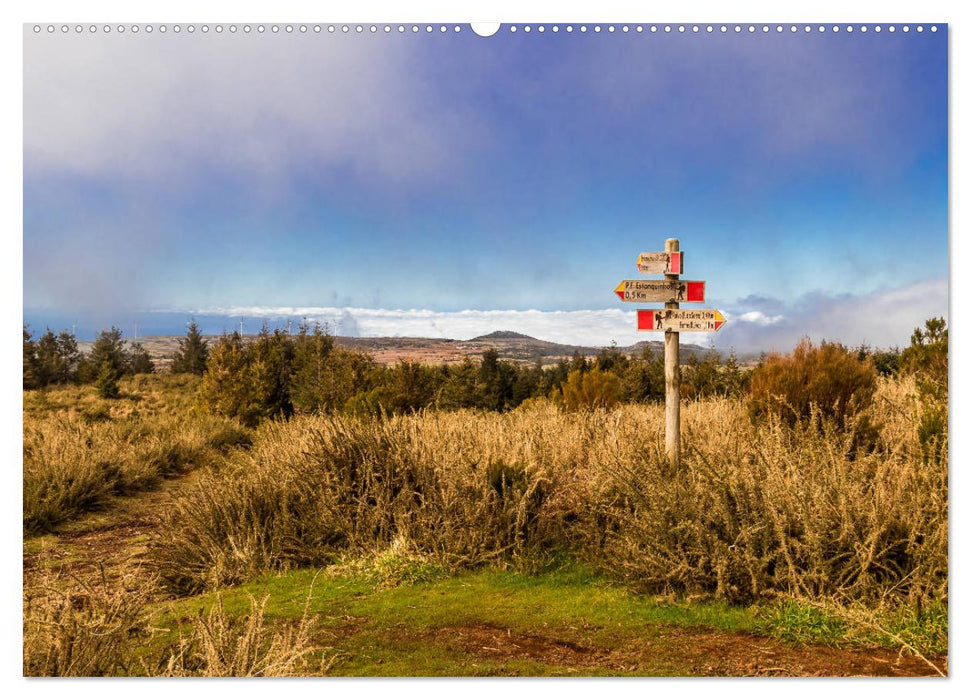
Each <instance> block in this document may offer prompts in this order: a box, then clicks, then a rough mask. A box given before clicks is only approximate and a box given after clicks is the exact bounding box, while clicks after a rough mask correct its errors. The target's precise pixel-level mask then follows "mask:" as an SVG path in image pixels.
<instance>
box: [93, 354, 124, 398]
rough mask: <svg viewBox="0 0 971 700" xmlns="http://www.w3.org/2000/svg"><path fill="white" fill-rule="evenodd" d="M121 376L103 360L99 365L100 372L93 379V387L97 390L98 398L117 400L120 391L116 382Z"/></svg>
mask: <svg viewBox="0 0 971 700" xmlns="http://www.w3.org/2000/svg"><path fill="white" fill-rule="evenodd" d="M120 378H121V375H120V374H119V373H118V370H116V369H115V368H114V367H112V366H111V364H110V363H109V362H108V361H107V360H105V361H104V362H103V363H102V364H101V370H100V371H99V372H98V377H97V379H95V382H94V385H95V387H97V389H98V396H100V397H101V398H103V399H117V398H118V397H119V396H120V395H121V389H120V388H119V386H118V380H119V379H120Z"/></svg>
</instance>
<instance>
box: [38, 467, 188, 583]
mask: <svg viewBox="0 0 971 700" xmlns="http://www.w3.org/2000/svg"><path fill="white" fill-rule="evenodd" d="M203 471H205V470H204V469H196V470H193V471H190V472H188V473H185V474H182V475H179V476H177V477H175V478H172V479H166V480H165V481H163V482H162V483H161V485H160V486H159V488H158V489H157V490H155V491H143V492H141V493H137V494H134V495H131V496H124V497H117V498H115V499H113V500H112V501H111V502H109V503H108V504H107V505H106V506H105V508H103V509H102V510H99V511H97V512H92V513H87V514H85V515H84V516H82V517H80V518H78V519H77V520H75V521H72V522H70V523H67V524H65V525H64V526H62V527H61V528H59V529H58V530H57V531H56V532H54V533H48V534H44V535H36V536H32V537H29V538H25V539H24V550H23V572H24V585H25V586H28V585H29V584H30V583H31V582H33V581H34V580H36V579H37V578H38V577H40V576H42V575H44V574H56V575H61V576H69V577H73V578H76V579H78V580H79V581H81V582H83V583H88V584H91V583H101V582H108V583H111V582H113V581H117V580H118V579H120V578H121V577H122V576H123V575H124V576H126V577H129V581H131V578H130V577H132V576H133V575H134V576H135V577H136V578H141V576H145V577H146V578H147V575H148V574H147V572H146V570H145V560H144V556H145V553H146V551H147V544H148V540H149V535H150V534H151V531H152V530H153V529H154V528H155V527H156V521H157V518H158V516H159V515H160V514H161V513H162V512H164V510H165V509H166V508H167V507H168V506H169V505H170V504H171V503H172V499H173V497H174V496H175V495H176V494H178V493H179V492H181V491H183V490H185V489H186V488H189V487H191V486H192V485H193V484H194V483H195V482H196V481H197V480H198V479H199V476H200V475H201V473H202V472H203Z"/></svg>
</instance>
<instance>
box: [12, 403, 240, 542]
mask: <svg viewBox="0 0 971 700" xmlns="http://www.w3.org/2000/svg"><path fill="white" fill-rule="evenodd" d="M248 441H249V434H248V432H247V431H245V430H243V429H242V428H241V427H240V426H239V425H238V424H237V423H235V422H234V421H231V420H229V419H226V418H220V417H216V416H201V415H200V416H196V417H194V418H193V419H192V420H186V418H185V416H184V415H183V416H180V415H154V416H152V415H146V416H141V415H139V414H137V413H136V414H128V416H127V417H126V418H124V419H115V418H112V416H111V414H110V413H108V414H104V413H102V412H101V411H100V410H98V408H88V409H86V410H85V411H83V412H81V411H72V412H66V411H53V412H47V413H41V414H34V413H29V414H25V416H24V442H23V457H24V474H23V485H24V486H23V489H24V490H23V506H24V514H23V523H24V531H25V532H27V533H34V532H43V531H47V530H50V529H52V528H54V527H55V526H57V525H58V524H59V523H61V522H63V521H65V520H69V519H71V518H74V517H76V516H77V515H79V514H80V513H82V512H84V511H87V510H92V509H95V508H98V507H100V506H102V505H103V504H104V503H105V502H106V501H107V500H108V499H109V498H110V497H112V496H114V495H119V494H130V493H133V492H136V491H141V490H145V489H151V488H154V487H155V486H157V485H158V483H159V482H160V481H161V480H162V479H163V478H166V477H170V476H173V475H175V474H177V473H179V472H184V471H186V470H189V469H192V468H194V467H196V466H199V465H200V464H204V463H208V462H212V461H213V459H214V453H216V452H220V451H224V450H226V449H227V448H228V447H232V446H234V445H240V444H245V443H247V442H248Z"/></svg>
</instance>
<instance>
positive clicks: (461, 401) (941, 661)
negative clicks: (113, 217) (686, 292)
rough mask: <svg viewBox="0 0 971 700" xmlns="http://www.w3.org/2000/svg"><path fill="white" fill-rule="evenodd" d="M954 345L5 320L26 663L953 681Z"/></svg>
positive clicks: (64, 671)
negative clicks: (502, 339) (35, 330)
mask: <svg viewBox="0 0 971 700" xmlns="http://www.w3.org/2000/svg"><path fill="white" fill-rule="evenodd" d="M947 348H948V345H947V329H946V325H945V323H944V321H943V319H930V320H928V321H927V322H926V323H925V324H924V326H923V327H921V328H918V329H915V331H914V334H913V336H912V338H911V343H910V345H909V346H908V347H906V348H904V349H902V350H901V349H895V348H894V349H885V350H876V349H872V348H868V347H857V348H847V347H845V346H843V345H841V344H839V343H833V342H822V343H819V344H813V343H811V342H810V341H809V340H808V339H806V340H803V341H802V342H801V343H800V344H799V345H798V346H797V347H795V348H794V349H792V351H791V352H789V353H784V354H778V353H775V354H769V355H766V356H763V357H761V358H759V359H758V360H757V361H753V362H749V363H745V364H742V363H740V362H739V361H738V359H737V358H736V357H735V355H734V353H729V354H728V355H727V356H725V355H723V354H721V353H718V352H716V351H715V350H713V349H712V350H709V351H707V352H697V353H692V354H691V355H690V357H689V359H688V360H687V361H686V362H685V363H684V364H683V366H682V397H683V401H684V405H683V408H682V435H683V436H682V445H683V458H682V462H681V464H680V466H679V467H678V468H672V467H671V466H670V465H669V462H668V460H667V459H666V457H665V453H664V406H663V402H664V372H663V357H662V355H661V354H659V353H657V352H656V351H655V350H654V349H652V347H651V346H649V345H648V346H645V347H644V348H642V349H641V350H640V351H639V352H633V351H629V350H622V349H619V348H616V347H610V348H603V349H601V350H600V351H599V352H598V354H596V355H595V356H592V357H587V356H584V355H583V354H582V353H580V352H576V353H574V354H573V356H572V357H571V356H564V357H560V358H540V357H537V358H533V359H530V358H528V357H503V356H501V355H500V353H499V352H498V351H497V350H495V349H487V350H484V351H483V352H482V353H481V354H480V355H478V356H476V357H475V358H473V357H470V356H467V357H464V358H463V359H461V360H460V361H456V362H451V363H438V364H429V363H423V362H418V361H413V360H407V359H405V360H400V361H396V362H393V363H386V364H385V363H379V362H377V361H375V359H374V357H372V356H371V355H369V354H368V353H366V352H363V351H361V350H356V349H351V348H347V347H343V346H341V345H339V344H337V343H335V340H334V338H333V337H332V336H331V335H329V334H328V333H327V332H326V329H322V328H320V327H312V326H310V325H307V324H304V325H302V326H301V327H300V328H299V329H298V330H297V332H296V333H292V334H291V333H288V332H285V331H283V330H279V329H274V330H271V329H269V328H264V329H263V331H262V332H261V333H260V334H258V335H256V336H246V337H244V336H240V335H239V334H237V333H234V334H224V335H222V336H220V337H215V338H213V337H210V338H204V337H203V336H202V334H201V333H200V332H199V329H198V328H197V327H196V326H195V325H194V324H190V326H189V330H188V332H187V334H186V336H185V337H184V338H182V339H181V340H180V341H179V345H178V349H177V351H176V352H175V353H174V354H173V356H171V357H167V358H159V357H154V358H153V357H151V356H150V354H149V353H148V352H147V351H146V350H145V348H144V347H143V346H140V345H138V344H133V343H126V342H125V341H123V339H122V334H121V332H120V331H119V330H118V329H115V328H113V329H110V330H107V331H104V332H102V333H101V334H100V335H99V337H98V338H97V339H96V340H95V342H94V343H93V344H92V345H91V347H90V349H89V350H88V351H87V352H81V350H79V347H78V343H77V340H76V339H75V337H74V336H73V335H72V334H70V333H67V332H62V333H60V334H55V333H54V332H52V331H47V332H45V333H44V334H42V335H40V336H39V337H34V336H33V335H32V333H31V332H30V330H29V329H27V328H26V327H25V329H24V366H23V382H24V412H23V415H24V441H23V475H24V476H23V527H24V596H23V605H24V674H25V675H32V676H92V675H95V676H100V675H152V676H155V675H170V676H185V675H203V676H226V675H372V676H373V675H392V676H399V675H935V674H946V673H947V651H948V384H947V376H948V375H947V367H948V352H947ZM163 359H164V362H163V361H162V360H163ZM163 364H164V366H165V367H166V370H167V371H165V372H164V373H156V372H154V371H153V369H154V368H155V366H156V365H158V366H162V365H163Z"/></svg>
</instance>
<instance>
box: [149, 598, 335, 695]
mask: <svg viewBox="0 0 971 700" xmlns="http://www.w3.org/2000/svg"><path fill="white" fill-rule="evenodd" d="M268 600H269V596H265V597H263V598H262V599H260V600H256V599H255V598H252V597H251V598H250V612H249V614H248V615H243V616H242V617H235V616H232V615H229V614H228V613H226V612H225V611H224V610H223V604H222V598H221V597H220V596H218V595H217V596H216V602H215V604H214V605H213V606H212V608H211V609H210V611H209V612H208V613H206V614H203V613H199V614H198V615H196V616H195V618H194V619H193V621H192V622H193V624H192V631H191V633H190V635H189V637H188V638H184V639H182V640H181V641H180V643H179V645H178V648H177V650H176V651H174V652H173V653H172V654H171V655H170V656H169V658H168V661H167V662H166V663H165V666H164V668H162V669H160V670H159V673H158V674H156V675H162V676H212V677H219V678H225V677H242V676H246V677H251V676H295V675H301V674H303V673H306V672H308V671H309V670H310V667H309V660H310V657H311V656H312V655H313V654H314V653H315V652H317V651H318V649H317V648H316V647H315V646H314V644H313V643H312V637H313V631H314V628H315V625H316V618H315V617H313V616H312V615H310V613H309V605H308V606H305V608H304V613H303V616H302V617H301V619H300V620H299V621H298V622H297V623H296V625H284V626H282V627H278V628H276V629H273V628H271V626H270V625H269V624H268V623H267V621H266V604H267V602H268ZM308 603H309V598H308Z"/></svg>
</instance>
